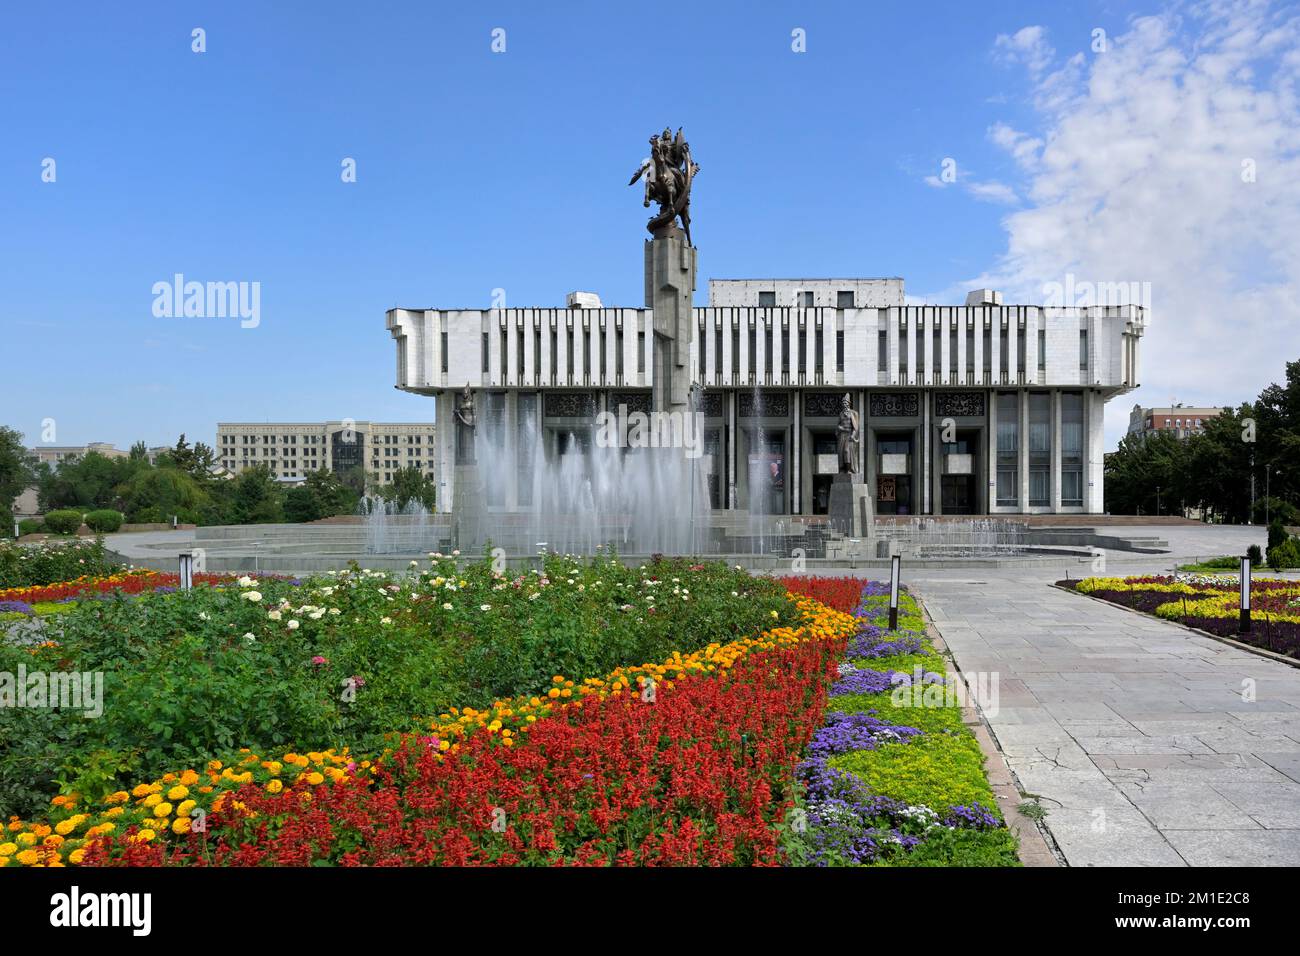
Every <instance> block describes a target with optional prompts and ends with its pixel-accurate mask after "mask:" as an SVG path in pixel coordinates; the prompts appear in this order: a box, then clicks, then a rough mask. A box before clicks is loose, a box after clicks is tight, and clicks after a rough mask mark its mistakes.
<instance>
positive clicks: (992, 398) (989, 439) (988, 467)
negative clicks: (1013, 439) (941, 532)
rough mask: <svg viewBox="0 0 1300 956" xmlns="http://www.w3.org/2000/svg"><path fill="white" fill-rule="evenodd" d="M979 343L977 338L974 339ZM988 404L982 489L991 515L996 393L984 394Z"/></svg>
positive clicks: (995, 494) (995, 486)
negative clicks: (984, 474) (984, 480)
mask: <svg viewBox="0 0 1300 956" xmlns="http://www.w3.org/2000/svg"><path fill="white" fill-rule="evenodd" d="M975 341H976V342H978V341H979V336H978V335H977V336H976V337H975ZM984 394H985V395H986V396H987V397H986V399H985V401H986V402H987V403H988V409H989V415H988V435H987V436H986V439H985V442H984V465H985V471H986V472H987V477H988V481H987V483H986V486H985V489H984V496H985V497H984V513H985V514H993V512H994V509H996V508H997V506H998V393H997V392H995V391H993V390H991V389H990V390H989V391H987V392H985V393H984Z"/></svg>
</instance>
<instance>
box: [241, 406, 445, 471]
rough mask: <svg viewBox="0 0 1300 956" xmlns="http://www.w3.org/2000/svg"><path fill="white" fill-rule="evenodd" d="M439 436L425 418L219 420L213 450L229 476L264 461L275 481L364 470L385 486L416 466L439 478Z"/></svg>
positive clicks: (261, 463)
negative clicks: (324, 471) (325, 472)
mask: <svg viewBox="0 0 1300 956" xmlns="http://www.w3.org/2000/svg"><path fill="white" fill-rule="evenodd" d="M436 435H437V429H436V428H435V426H434V425H432V424H430V423H424V422H417V423H405V422H401V423H397V422H358V421H351V420H340V421H328V422H313V423H287V422H277V423H271V424H268V423H266V422H221V423H219V424H218V425H217V444H216V446H215V450H216V458H217V464H218V465H219V466H220V467H221V468H224V469H225V470H226V471H227V472H228V473H230V474H231V475H237V474H239V473H240V472H241V471H243V470H244V469H246V468H250V467H252V466H254V465H266V466H268V467H269V468H270V469H271V473H272V474H273V475H274V476H275V478H276V480H277V481H280V482H282V483H284V484H296V483H298V482H301V481H302V480H303V479H304V478H305V477H306V475H307V473H308V472H311V471H318V470H320V469H321V468H324V469H327V470H328V471H333V472H339V473H343V472H355V471H356V470H358V469H360V470H361V471H363V472H364V473H365V474H366V476H367V478H369V479H372V480H374V481H377V482H378V483H379V484H381V485H387V484H389V483H390V482H392V480H393V478H394V476H395V475H396V473H397V472H398V471H399V470H401V469H403V468H407V467H412V466H413V467H416V468H419V469H420V471H422V472H423V473H424V474H425V475H427V476H428V477H430V478H432V479H434V480H435V481H436V480H437V477H438V457H437V441H436V437H435V436H436Z"/></svg>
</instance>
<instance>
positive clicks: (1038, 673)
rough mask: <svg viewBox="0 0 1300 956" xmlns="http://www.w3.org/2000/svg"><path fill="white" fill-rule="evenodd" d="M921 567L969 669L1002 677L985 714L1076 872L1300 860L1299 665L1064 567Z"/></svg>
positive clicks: (919, 583) (938, 616)
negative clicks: (1183, 622)
mask: <svg viewBox="0 0 1300 956" xmlns="http://www.w3.org/2000/svg"><path fill="white" fill-rule="evenodd" d="M1197 544H1198V545H1200V546H1199V547H1197V548H1196V550H1197V551H1199V552H1201V553H1212V549H1207V548H1206V547H1205V546H1204V542H1203V541H1198V542H1197ZM1218 553H1231V552H1229V551H1227V549H1225V550H1224V551H1220V552H1218ZM1114 557H1116V558H1118V557H1119V556H1118V555H1114ZM1161 563H1163V564H1165V565H1168V564H1169V559H1165V560H1164V561H1163V562H1161ZM1153 569H1154V568H1153ZM1083 570H1084V572H1085V573H1086V571H1087V569H1086V568H1084V569H1083ZM1109 573H1111V574H1121V575H1123V574H1133V573H1141V571H1140V570H1139V569H1138V568H1136V567H1134V566H1132V565H1121V564H1120V563H1119V562H1118V561H1113V562H1112V567H1111V568H1110V569H1109ZM916 574H917V577H916V578H913V579H911V580H908V582H907V583H909V584H910V585H911V586H912V587H913V588H914V589H915V591H916V592H917V593H918V594H919V595H920V597H921V598H922V600H923V601H924V602H925V606H926V608H927V610H928V611H929V613H930V615H931V617H932V618H933V619H934V621H935V624H936V626H937V627H938V628H939V630H940V632H941V633H942V635H943V638H944V640H945V641H946V642H947V644H948V647H949V648H950V650H951V651H952V653H953V656H954V657H955V658H956V661H957V664H958V666H959V667H960V668H961V669H962V671H963V672H965V673H967V674H971V673H974V672H979V671H984V672H996V673H997V674H998V675H999V691H1000V693H999V700H998V707H997V709H996V710H994V709H993V708H992V707H989V708H986V709H985V717H986V718H987V720H988V722H989V724H990V726H991V728H992V730H993V733H994V735H995V737H996V738H997V740H998V743H999V745H1000V746H1001V748H1002V750H1003V751H1004V752H1005V753H1006V755H1007V760H1008V763H1009V764H1010V766H1011V770H1012V772H1013V773H1014V774H1015V776H1016V778H1017V780H1018V782H1019V784H1020V787H1021V788H1022V789H1023V790H1025V791H1027V792H1028V793H1031V794H1036V795H1038V797H1039V802H1040V804H1041V806H1042V807H1043V808H1044V809H1045V810H1046V811H1047V817H1046V821H1045V822H1046V825H1047V828H1048V830H1049V831H1050V832H1051V835H1052V837H1053V838H1054V839H1055V841H1056V844H1057V846H1058V847H1059V848H1060V850H1061V851H1062V853H1063V854H1064V855H1065V858H1066V860H1067V862H1068V863H1069V864H1070V865H1071V866H1111V865H1120V866H1183V865H1187V866H1214V865H1226V866H1261V865H1291V866H1295V865H1297V864H1300V669H1297V668H1293V667H1289V666H1287V665H1285V664H1282V663H1278V662H1276V661H1271V660H1268V659H1266V658H1262V657H1259V656H1257V655H1254V654H1251V653H1248V652H1246V651H1240V650H1237V649H1236V648H1233V647H1230V646H1228V645H1225V644H1221V643H1219V642H1217V641H1213V640H1210V639H1208V638H1203V637H1200V636H1198V635H1196V634H1193V633H1192V632H1190V631H1187V630H1184V629H1183V628H1181V627H1178V626H1176V625H1173V624H1169V623H1166V622H1164V621H1159V620H1156V619H1154V618H1150V617H1145V616H1142V615H1139V614H1136V613H1134V612H1131V611H1126V610H1124V609H1121V608H1117V607H1112V606H1109V605H1106V604H1103V603H1101V602H1099V601H1094V600H1090V599H1088V598H1085V597H1081V596H1079V595H1075V594H1070V593H1067V592H1064V591H1059V590H1057V589H1055V588H1051V587H1049V586H1048V584H1049V582H1050V581H1051V580H1052V579H1054V578H1055V577H1059V576H1060V575H1059V574H1054V573H1047V572H1041V571H1040V572H1033V573H1013V572H994V571H990V572H989V573H988V574H983V573H981V572H978V571H964V572H956V571H953V572H930V573H927V572H923V571H919V570H918V571H917V572H916ZM1075 576H1076V577H1078V576H1079V574H1078V573H1076V574H1075ZM1251 687H1253V691H1254V695H1253V696H1254V699H1253V700H1249V699H1247V697H1248V696H1249V695H1246V694H1245V691H1246V690H1247V689H1248V688H1251Z"/></svg>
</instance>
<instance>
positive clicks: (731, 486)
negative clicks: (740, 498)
mask: <svg viewBox="0 0 1300 956" xmlns="http://www.w3.org/2000/svg"><path fill="white" fill-rule="evenodd" d="M736 403H737V400H736V393H735V392H727V460H728V467H727V501H728V502H729V504H727V507H728V508H730V509H731V510H732V511H734V510H736V463H737V461H738V460H739V457H738V456H739V452H738V451H737V449H736V411H737V409H736Z"/></svg>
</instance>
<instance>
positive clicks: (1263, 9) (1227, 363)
mask: <svg viewBox="0 0 1300 956" xmlns="http://www.w3.org/2000/svg"><path fill="white" fill-rule="evenodd" d="M1298 49H1300V15H1297V13H1296V12H1295V11H1294V8H1292V9H1290V10H1288V9H1287V8H1286V7H1284V6H1277V5H1270V4H1267V3H1262V2H1240V3H1236V2H1210V3H1204V4H1200V5H1197V6H1195V7H1192V8H1189V9H1187V10H1184V11H1182V12H1181V13H1179V14H1175V13H1166V14H1163V15H1160V16H1151V17H1142V18H1135V19H1133V20H1131V21H1130V23H1129V24H1128V28H1127V32H1124V33H1122V34H1120V35H1116V36H1112V37H1111V38H1110V40H1109V44H1108V49H1107V51H1106V52H1104V53H1099V54H1096V55H1090V56H1089V57H1087V58H1085V56H1084V55H1083V54H1077V55H1074V56H1071V57H1069V58H1067V59H1066V60H1064V62H1062V63H1061V64H1060V66H1059V67H1057V68H1055V69H1053V68H1052V67H1053V64H1054V62H1055V54H1054V53H1053V52H1052V48H1051V47H1050V45H1048V42H1047V38H1046V31H1044V30H1042V29H1041V28H1038V27H1029V28H1026V29H1024V30H1021V31H1019V32H1018V33H1016V34H1014V35H1013V36H1010V37H1008V36H1005V35H1004V36H999V37H998V38H997V40H996V41H995V43H994V53H995V55H996V56H998V57H1000V58H1002V59H1004V60H1014V61H1016V62H1020V63H1023V64H1024V66H1025V67H1026V69H1027V70H1028V76H1029V81H1030V84H1029V99H1030V101H1031V103H1032V105H1033V108H1034V112H1035V114H1036V116H1037V123H1036V124H1035V125H1037V126H1039V127H1040V128H1039V129H1037V130H1035V131H1034V132H1032V133H1029V132H1020V131H1017V130H1014V129H1012V128H1011V127H1009V126H1007V125H1006V124H1002V123H998V124H995V125H994V126H993V127H991V128H990V130H989V138H990V139H991V140H992V141H993V142H994V143H995V144H997V145H999V146H1001V147H1003V148H1004V149H1006V150H1008V152H1010V154H1011V155H1012V156H1013V157H1014V158H1015V159H1016V160H1017V162H1018V163H1019V165H1020V167H1021V169H1022V171H1023V174H1024V176H1025V181H1024V183H1023V184H1020V189H1019V191H1020V193H1021V194H1022V195H1025V196H1026V197H1027V203H1026V207H1025V208H1023V209H1020V210H1017V211H1015V212H1012V213H1009V214H1008V215H1007V216H1006V217H1005V219H1004V220H1003V225H1004V227H1005V228H1006V231H1007V234H1008V237H1007V249H1006V252H1005V253H1004V255H1003V256H1002V257H1001V260H1000V261H999V262H998V264H997V266H996V267H995V268H993V269H991V270H989V272H988V274H986V275H983V276H978V277H976V278H973V279H971V280H970V281H969V282H965V283H961V284H960V287H961V288H971V287H974V286H989V287H992V288H1000V289H1003V290H1004V291H1005V292H1006V293H1007V296H1008V300H1009V301H1015V300H1019V301H1028V302H1033V301H1038V300H1041V298H1042V287H1043V284H1044V283H1046V282H1053V281H1054V282H1064V281H1065V278H1064V277H1065V275H1066V273H1073V274H1074V276H1075V278H1076V281H1092V282H1132V281H1137V282H1144V281H1145V282H1150V283H1151V289H1152V306H1153V308H1152V314H1151V318H1150V323H1149V327H1148V330H1147V334H1146V337H1145V338H1144V340H1143V346H1142V370H1141V381H1142V384H1143V388H1142V389H1140V390H1139V391H1138V392H1137V393H1135V394H1134V395H1132V396H1129V397H1128V398H1127V399H1119V400H1117V401H1115V402H1112V403H1111V405H1110V406H1109V413H1108V425H1109V426H1110V427H1108V437H1109V443H1110V444H1112V445H1113V443H1114V440H1115V437H1116V436H1117V435H1118V434H1119V433H1122V431H1123V424H1124V421H1125V420H1126V416H1127V407H1129V406H1131V405H1132V404H1133V403H1134V402H1135V401H1142V402H1144V403H1146V404H1150V403H1152V402H1153V401H1158V402H1167V401H1168V400H1169V398H1170V396H1174V397H1175V398H1177V399H1178V400H1179V401H1186V402H1188V403H1189V404H1190V403H1193V402H1194V403H1198V404H1199V403H1207V404H1235V403H1237V402H1240V401H1243V400H1247V399H1250V398H1253V397H1254V396H1255V395H1256V394H1257V393H1258V392H1259V390H1260V388H1261V387H1263V386H1264V385H1266V384H1268V383H1269V382H1271V381H1275V380H1279V379H1281V377H1282V370H1283V363H1284V362H1285V361H1286V360H1287V359H1292V360H1294V359H1296V358H1300V95H1298V92H1297V85H1298V84H1297V81H1298V80H1300V55H1297V50H1298ZM1022 125H1023V124H1022ZM1243 163H1247V164H1249V163H1253V168H1254V170H1255V181H1254V182H1247V181H1243V168H1244V167H1243Z"/></svg>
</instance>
